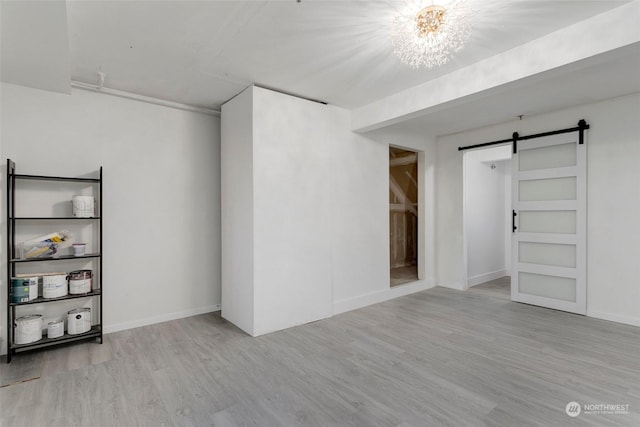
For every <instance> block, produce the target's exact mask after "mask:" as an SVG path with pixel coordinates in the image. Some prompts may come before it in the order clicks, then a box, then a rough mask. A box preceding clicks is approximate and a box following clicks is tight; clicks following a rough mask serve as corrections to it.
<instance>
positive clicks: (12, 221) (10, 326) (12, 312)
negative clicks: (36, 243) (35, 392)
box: [6, 159, 102, 363]
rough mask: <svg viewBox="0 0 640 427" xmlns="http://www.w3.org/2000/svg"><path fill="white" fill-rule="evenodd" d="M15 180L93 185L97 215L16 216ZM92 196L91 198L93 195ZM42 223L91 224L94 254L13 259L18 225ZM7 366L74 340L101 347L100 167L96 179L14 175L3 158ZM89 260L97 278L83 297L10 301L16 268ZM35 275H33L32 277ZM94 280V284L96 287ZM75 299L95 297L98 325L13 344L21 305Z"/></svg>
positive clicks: (9, 160) (70, 296) (67, 296)
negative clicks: (95, 228) (94, 236)
mask: <svg viewBox="0 0 640 427" xmlns="http://www.w3.org/2000/svg"><path fill="white" fill-rule="evenodd" d="M18 180H32V181H33V180H35V181H50V182H51V181H58V182H60V181H61V182H68V183H71V184H72V183H82V184H92V185H96V186H97V189H95V190H94V195H97V199H98V215H97V216H95V217H92V218H76V217H68V216H64V217H16V216H15V203H16V202H15V200H16V195H15V193H16V181H18ZM94 197H95V196H94ZM43 221H46V222H48V221H55V222H60V221H72V222H76V221H78V222H80V221H84V222H91V221H93V222H94V223H96V224H97V226H98V252H97V253H88V254H85V255H82V256H74V255H60V256H53V257H49V258H29V259H19V258H16V248H15V246H16V245H15V244H16V241H15V237H16V227H17V225H18V223H20V222H23V223H34V222H43ZM6 223H7V252H6V254H7V363H11V358H12V356H13V355H14V354H15V353H17V352H21V351H27V350H35V349H38V348H43V347H50V346H55V345H60V344H65V343H70V342H75V341H84V340H87V339H99V341H100V343H101V344H102V167H100V176H99V178H76V177H64V176H45V175H23V174H16V165H15V163H14V162H13V161H12V160H11V159H7V217H6ZM82 258H85V259H93V261H94V262H95V263H97V266H98V275H97V277H96V276H95V275H94V282H93V286H92V290H91V292H89V293H86V294H73V295H71V294H68V295H66V296H63V297H59V298H42V297H40V296H38V298H37V299H35V300H32V301H25V302H19V303H13V302H11V291H12V286H11V278H12V277H15V276H16V274H17V270H18V268H19V265H24V264H26V263H38V262H51V261H55V262H65V261H66V260H71V259H74V260H77V259H82ZM35 275H37V273H34V276H35ZM96 279H97V285H96ZM78 298H97V300H98V301H99V313H98V323H97V324H92V325H91V329H90V330H89V331H88V332H86V333H84V334H77V335H76V334H74V335H69V334H67V333H65V334H64V335H63V336H61V337H58V338H47V337H46V336H43V338H42V339H41V340H39V341H36V342H33V343H28V344H16V343H15V342H14V341H15V331H14V322H15V319H16V318H17V314H16V313H17V310H18V309H19V307H21V306H33V305H36V304H50V303H56V302H60V301H67V300H73V299H78Z"/></svg>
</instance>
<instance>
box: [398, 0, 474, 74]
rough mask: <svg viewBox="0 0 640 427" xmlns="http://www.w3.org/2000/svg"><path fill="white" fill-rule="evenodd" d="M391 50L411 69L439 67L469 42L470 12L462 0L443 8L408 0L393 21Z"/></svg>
mask: <svg viewBox="0 0 640 427" xmlns="http://www.w3.org/2000/svg"><path fill="white" fill-rule="evenodd" d="M392 29H393V31H392V41H393V48H394V49H393V50H394V52H395V53H396V55H398V57H399V58H400V60H401V61H402V62H404V63H405V64H407V65H409V66H410V67H413V68H420V67H425V68H433V67H436V66H440V65H442V64H444V63H446V62H447V61H449V59H450V58H451V56H453V54H454V53H455V52H457V51H458V50H460V49H461V48H462V47H463V46H464V44H465V43H466V42H467V40H468V39H469V35H470V33H471V25H470V24H469V9H468V8H467V7H466V5H465V2H464V1H463V0H452V1H450V2H448V4H445V6H441V5H434V4H433V2H426V1H424V0H409V1H408V2H407V3H406V7H405V8H404V10H403V11H401V12H400V13H399V15H398V16H396V18H395V19H394V21H393V27H392Z"/></svg>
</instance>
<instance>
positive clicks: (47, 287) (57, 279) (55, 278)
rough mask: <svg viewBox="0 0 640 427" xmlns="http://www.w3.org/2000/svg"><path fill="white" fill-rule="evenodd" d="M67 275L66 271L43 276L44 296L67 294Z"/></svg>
mask: <svg viewBox="0 0 640 427" xmlns="http://www.w3.org/2000/svg"><path fill="white" fill-rule="evenodd" d="M67 292H68V286H67V275H66V274H65V273H53V274H48V275H45V276H42V297H43V298H60V297H63V296H65V295H67Z"/></svg>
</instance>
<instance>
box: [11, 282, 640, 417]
mask: <svg viewBox="0 0 640 427" xmlns="http://www.w3.org/2000/svg"><path fill="white" fill-rule="evenodd" d="M46 354H47V355H46V356H41V357H40V358H39V357H38V356H35V355H34V356H30V357H31V361H30V362H24V363H23V364H22V365H20V364H16V365H15V366H16V369H23V370H24V372H28V371H29V369H28V366H26V365H28V364H29V363H32V364H33V363H35V364H36V365H37V363H41V367H40V368H39V369H40V376H39V379H34V380H32V381H27V382H22V383H17V384H14V385H10V386H7V387H3V388H1V389H0V405H1V406H0V410H1V419H0V421H1V422H0V423H1V424H2V425H3V426H45V425H46V426H49V425H54V426H73V425H83V426H110V425H122V426H162V425H167V426H171V425H175V426H208V425H220V426H403V427H408V426H518V427H522V426H564V425H567V426H614V425H615V426H638V425H640V328H636V327H631V326H625V325H620V324H616V323H611V322H606V321H601V320H596V319H591V318H586V317H582V316H578V315H572V314H568V313H563V312H559V311H553V310H547V309H543V308H538V307H533V306H528V305H524V304H517V303H512V302H509V301H506V300H503V299H499V298H494V297H491V296H487V295H482V294H481V293H474V292H458V291H453V290H449V289H443V288H435V289H431V290H428V291H424V292H420V293H417V294H413V295H410V296H406V297H402V298H398V299H395V300H392V301H388V302H385V303H382V304H378V305H374V306H371V307H367V308H364V309H360V310H356V311H352V312H349V313H345V314H341V315H338V316H334V317H333V318H331V319H327V320H323V321H319V322H315V323H312V324H308V325H304V326H299V327H296V328H291V329H288V330H286V331H282V332H277V333H273V334H270V335H266V336H263V337H260V338H250V337H248V336H247V335H245V334H244V333H242V332H241V331H239V330H238V329H237V328H235V327H234V326H232V325H230V324H229V323H227V322H225V321H224V320H223V319H221V318H220V317H219V316H218V315H216V314H208V315H201V316H195V317H191V318H188V319H182V320H177V321H172V322H166V323H162V324H157V325H152V326H148V327H143V328H138V329H133V330H128V331H123V332H118V333H114V334H110V335H108V336H107V337H106V343H105V344H103V345H102V346H100V345H98V344H86V345H83V346H77V347H68V348H62V349H56V350H52V351H48V352H46ZM20 357H25V356H20V355H19V356H17V357H16V359H15V361H18V359H19V358H20ZM25 360H26V359H25ZM37 360H39V362H38V361H37ZM10 366H14V365H13V363H12V364H11V365H10ZM37 370H38V368H37V367H36V368H32V371H37ZM3 372H5V373H7V372H10V371H6V370H5V371H3ZM570 401H577V402H580V403H618V404H629V405H630V408H629V414H628V415H594V414H581V415H579V416H578V417H577V418H570V417H568V416H567V415H566V414H565V406H566V404H567V403H568V402H570Z"/></svg>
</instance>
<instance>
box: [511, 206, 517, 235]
mask: <svg viewBox="0 0 640 427" xmlns="http://www.w3.org/2000/svg"><path fill="white" fill-rule="evenodd" d="M511 213H512V215H511V232H512V233H515V232H516V230H517V229H518V227H516V216H518V214H517V213H516V211H515V209H514V210H512V211H511Z"/></svg>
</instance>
